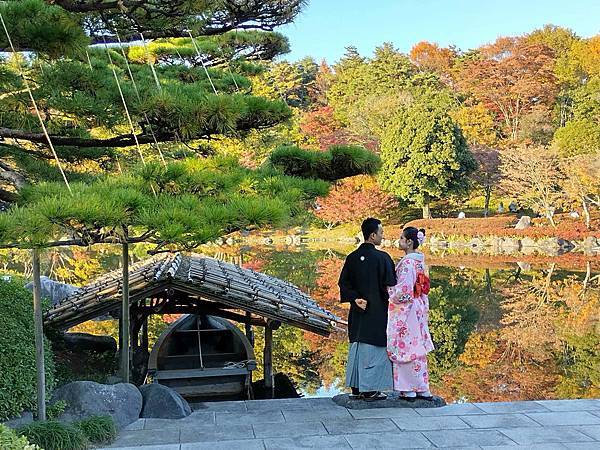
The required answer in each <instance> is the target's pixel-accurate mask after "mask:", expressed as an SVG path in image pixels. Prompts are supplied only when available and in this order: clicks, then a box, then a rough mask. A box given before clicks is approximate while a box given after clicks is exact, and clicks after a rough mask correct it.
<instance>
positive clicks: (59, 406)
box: [46, 400, 67, 420]
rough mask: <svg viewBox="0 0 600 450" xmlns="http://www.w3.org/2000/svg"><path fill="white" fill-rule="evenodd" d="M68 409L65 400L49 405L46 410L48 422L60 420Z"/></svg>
mask: <svg viewBox="0 0 600 450" xmlns="http://www.w3.org/2000/svg"><path fill="white" fill-rule="evenodd" d="M66 407H67V402H65V401H64V400H59V401H57V402H55V403H53V404H51V405H48V407H47V408H46V417H47V418H48V420H55V419H58V418H59V417H60V416H61V414H62V413H64V412H65V408H66Z"/></svg>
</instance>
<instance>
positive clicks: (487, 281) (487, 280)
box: [485, 269, 493, 294]
mask: <svg viewBox="0 0 600 450" xmlns="http://www.w3.org/2000/svg"><path fill="white" fill-rule="evenodd" d="M485 287H486V289H487V291H488V294H491V293H492V292H493V288H492V275H491V274H490V269H485Z"/></svg>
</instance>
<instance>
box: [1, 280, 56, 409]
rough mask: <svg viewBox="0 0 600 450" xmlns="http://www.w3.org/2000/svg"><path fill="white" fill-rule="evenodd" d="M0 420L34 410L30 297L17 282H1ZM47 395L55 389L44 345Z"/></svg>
mask: <svg viewBox="0 0 600 450" xmlns="http://www.w3.org/2000/svg"><path fill="white" fill-rule="evenodd" d="M0 311H1V313H0V330H2V332H1V333H0V420H6V419H9V418H11V417H15V416H18V415H20V414H21V413H22V412H23V411H25V410H31V411H33V410H34V409H35V408H36V404H37V402H36V368H35V338H34V327H33V296H32V294H31V292H30V291H29V290H27V289H25V288H24V287H23V283H21V282H17V281H0ZM45 359H46V393H47V395H49V394H50V392H51V391H52V388H53V387H54V381H55V379H54V363H53V358H52V351H51V349H50V345H49V343H48V341H47V340H46V341H45Z"/></svg>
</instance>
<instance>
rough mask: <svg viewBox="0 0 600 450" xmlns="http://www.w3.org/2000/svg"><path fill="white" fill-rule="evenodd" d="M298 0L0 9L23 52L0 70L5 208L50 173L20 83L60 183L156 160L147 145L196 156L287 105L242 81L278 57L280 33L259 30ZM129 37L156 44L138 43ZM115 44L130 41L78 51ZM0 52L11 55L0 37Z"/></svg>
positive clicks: (43, 4)
mask: <svg viewBox="0 0 600 450" xmlns="http://www.w3.org/2000/svg"><path fill="white" fill-rule="evenodd" d="M302 5H303V2H302V1H294V0H289V1H283V2H281V1H277V2H275V1H272V0H263V1H258V2H248V3H243V4H238V3H237V2H236V3H233V2H218V3H215V2H209V3H206V2H189V1H187V0H186V1H184V0H180V1H179V0H175V1H166V0H160V1H158V2H152V5H151V6H150V5H149V4H148V3H147V2H138V1H127V0H123V1H118V2H97V1H91V0H90V1H71V0H60V1H43V0H24V1H7V2H3V3H2V4H1V5H0V13H1V14H2V16H3V18H4V21H5V22H6V27H7V30H8V33H9V35H10V37H11V38H12V44H13V45H14V48H15V49H16V50H17V51H23V50H27V51H28V52H30V53H27V54H26V55H27V56H26V57H22V56H21V55H22V54H14V55H12V56H11V57H10V58H9V59H8V60H7V61H5V62H3V63H2V64H0V99H1V102H0V138H2V142H1V143H0V179H1V180H2V186H1V187H2V189H0V198H1V199H4V200H8V201H13V200H14V199H15V193H16V192H17V191H18V190H19V189H20V188H22V186H23V185H25V184H26V183H27V182H31V181H38V180H40V179H50V180H52V179H57V178H60V175H58V173H57V171H56V166H55V165H54V164H53V163H52V161H53V160H54V159H55V158H54V156H53V152H52V151H51V149H50V147H49V146H48V141H47V138H46V136H45V134H44V132H43V129H42V127H41V125H40V122H39V120H38V118H37V117H36V114H34V109H33V108H32V103H31V100H30V97H29V94H28V91H27V86H26V85H25V81H24V80H25V79H26V80H28V84H29V87H30V88H31V90H32V94H33V97H34V98H35V100H36V102H37V106H38V108H39V111H40V116H41V120H42V121H43V122H44V125H45V127H46V129H47V130H48V133H49V135H50V138H51V141H52V143H53V144H54V146H55V147H56V153H57V156H58V159H59V160H60V161H61V162H62V164H63V166H65V168H66V171H67V178H69V179H71V181H74V180H77V179H81V178H82V175H81V172H85V173H88V174H89V173H90V172H94V173H96V174H98V173H103V172H104V171H105V170H109V171H110V170H115V169H116V168H117V164H116V163H117V162H119V163H120V164H123V163H126V162H127V161H128V160H129V161H130V162H136V160H137V159H139V158H144V157H145V158H146V159H150V160H152V159H158V158H159V150H161V151H164V152H165V153H167V156H169V155H170V156H174V157H177V156H179V155H181V154H182V153H187V152H189V151H192V152H196V153H199V154H201V155H203V154H205V153H206V152H207V147H206V145H204V144H202V143H201V142H199V141H200V140H202V141H207V140H209V139H211V138H213V137H219V138H222V137H223V136H239V135H243V134H245V133H247V132H249V131H252V130H260V129H265V128H268V127H271V126H273V125H276V124H279V123H281V122H283V121H286V120H288V119H289V118H290V116H291V111H290V109H289V108H288V106H287V105H285V104H284V102H282V101H281V100H273V101H270V100H267V99H265V98H261V97H258V96H255V95H253V94H252V85H251V82H250V80H249V79H248V78H247V76H249V75H253V74H256V73H258V72H260V71H261V70H264V69H262V68H261V67H260V65H256V63H255V62H260V61H265V60H266V61H269V60H271V59H272V58H274V57H276V56H278V55H280V54H282V53H285V52H286V51H288V50H289V47H288V44H287V40H286V38H285V37H283V36H282V35H280V34H278V33H273V32H271V30H272V29H273V28H274V27H276V26H277V25H280V24H284V23H288V22H290V21H291V20H292V19H293V18H294V17H295V16H296V14H297V13H298V12H299V11H300V9H301V7H302ZM149 8H151V10H150V9H149ZM251 28H253V29H254V30H247V31H246V29H251ZM188 30H189V32H190V33H191V34H192V35H193V36H195V38H194V39H193V41H192V39H191V38H190V37H189V35H188ZM264 30H268V31H264ZM140 32H143V33H144V36H145V37H146V38H148V37H150V38H160V39H156V40H154V41H152V42H151V43H149V44H147V45H142V44H141V43H140V34H139V33H140ZM118 33H120V34H118ZM119 37H120V38H121V39H123V41H128V40H137V42H135V43H133V44H128V46H127V47H125V48H123V47H120V46H119V45H111V46H110V47H109V48H105V46H96V47H88V45H89V44H90V43H94V42H101V43H103V42H105V41H107V42H114V41H116V40H117V39H118V38H119ZM0 48H1V49H4V50H8V51H10V50H11V47H10V46H9V43H8V39H7V37H6V36H5V34H4V32H3V30H2V32H1V33H0ZM120 91H122V94H123V96H122V97H123V98H121V95H120ZM123 99H124V102H123ZM128 114H129V115H130V117H131V122H130V121H129V120H128V117H127V116H128ZM138 147H139V148H138ZM160 156H161V157H162V155H160ZM117 157H118V158H119V159H118V160H117ZM126 165H127V164H125V166H126ZM84 166H85V167H84ZM121 168H122V167H121Z"/></svg>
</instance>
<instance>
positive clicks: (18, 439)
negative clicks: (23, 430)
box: [0, 423, 39, 450]
mask: <svg viewBox="0 0 600 450" xmlns="http://www.w3.org/2000/svg"><path fill="white" fill-rule="evenodd" d="M0 449H2V450H38V449H39V447H38V446H37V445H32V444H30V443H29V441H28V440H27V438H26V437H25V436H17V434H16V433H15V432H14V431H13V430H11V429H10V428H8V427H7V426H4V425H2V424H1V423H0Z"/></svg>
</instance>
